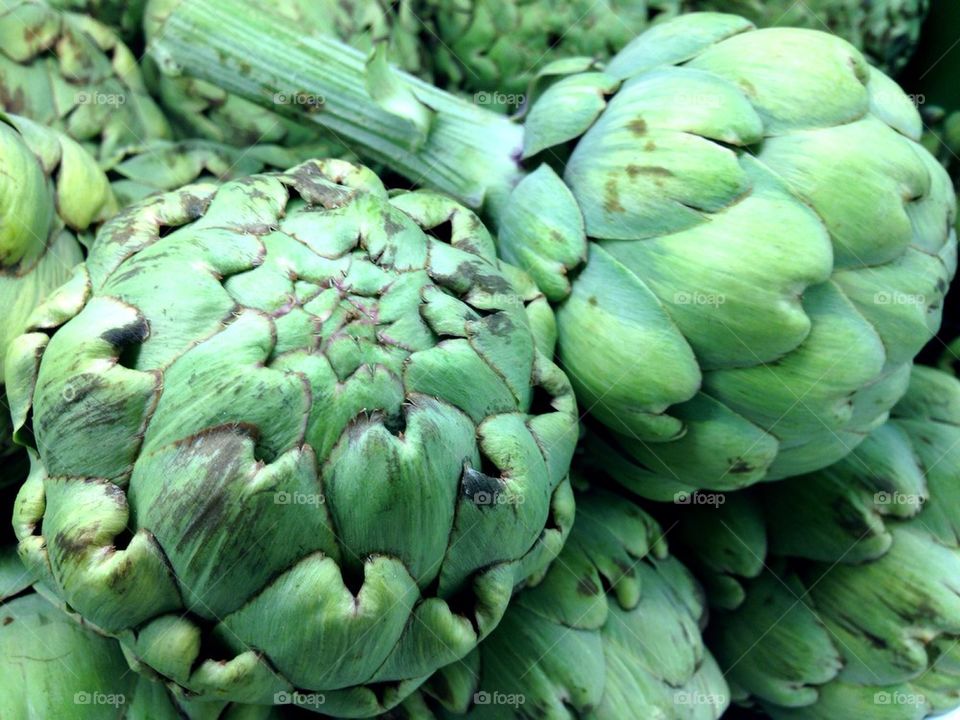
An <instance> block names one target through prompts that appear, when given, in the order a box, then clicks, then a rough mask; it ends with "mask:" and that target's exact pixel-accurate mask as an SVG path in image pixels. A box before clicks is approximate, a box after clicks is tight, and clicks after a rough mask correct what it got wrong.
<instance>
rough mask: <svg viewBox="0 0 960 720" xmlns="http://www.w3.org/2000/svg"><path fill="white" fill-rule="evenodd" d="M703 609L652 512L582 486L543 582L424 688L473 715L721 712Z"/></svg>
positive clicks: (692, 715)
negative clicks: (567, 534)
mask: <svg viewBox="0 0 960 720" xmlns="http://www.w3.org/2000/svg"><path fill="white" fill-rule="evenodd" d="M705 617H706V615H705V606H704V604H703V596H702V592H701V590H700V588H699V586H698V585H697V583H696V581H695V580H694V579H693V576H692V575H690V573H689V572H688V571H687V570H686V569H685V568H684V567H683V566H682V565H681V564H680V563H679V562H678V561H677V560H676V559H674V558H672V557H670V556H669V555H668V553H667V546H666V542H665V541H664V534H663V531H662V530H661V528H660V527H659V526H658V525H657V523H656V522H655V521H654V520H653V519H652V518H651V517H650V516H649V515H647V514H646V513H645V512H644V511H643V510H641V509H640V507H639V506H637V505H635V504H634V503H633V502H631V501H630V500H628V499H627V498H624V497H622V496H618V495H614V494H612V493H608V492H605V491H597V490H587V491H585V492H582V493H578V494H577V520H576V523H575V524H574V528H573V531H572V532H571V534H570V539H569V540H568V542H567V544H566V546H565V547H564V549H563V552H562V553H561V554H560V557H559V558H557V561H556V562H555V563H554V564H553V565H552V566H551V568H550V570H549V571H548V573H547V575H546V577H545V578H544V580H543V582H542V583H540V584H539V585H537V586H536V587H533V588H530V589H527V590H523V591H522V592H521V593H520V594H519V595H518V596H517V598H516V599H515V600H514V602H513V603H512V604H511V606H510V608H509V609H508V610H507V613H506V615H505V616H504V618H503V622H502V623H501V624H500V626H499V627H498V628H497V629H496V630H495V631H494V632H493V633H492V634H491V635H490V637H489V638H487V639H486V640H485V641H484V642H483V643H481V645H480V646H479V647H478V649H477V650H475V651H474V652H473V653H471V654H470V655H469V656H467V658H466V659H464V660H463V661H462V662H460V663H457V664H455V665H452V666H450V667H447V668H444V669H443V670H442V671H440V673H439V674H438V677H437V678H435V679H434V680H433V681H431V682H430V683H428V684H427V685H426V686H425V689H424V691H423V695H425V696H426V697H427V698H428V699H430V700H431V701H434V702H437V703H440V704H441V705H442V706H444V707H445V708H446V709H447V710H448V711H450V712H453V713H456V714H458V715H459V714H463V713H466V716H467V717H469V718H477V719H478V720H479V719H480V718H518V719H519V718H531V717H538V718H539V717H543V718H553V719H556V720H562V719H569V720H574V719H578V720H579V719H582V720H620V719H621V718H645V719H646V720H715V719H716V718H718V717H720V715H721V714H722V713H723V711H724V709H725V708H726V707H727V704H728V702H729V690H728V688H727V684H726V681H725V680H724V678H723V676H722V675H721V673H720V669H719V667H718V666H717V664H716V662H715V660H714V659H713V657H712V656H711V655H710V652H709V651H708V650H707V649H706V648H705V647H704V644H703V640H702V638H701V636H700V629H701V627H702V624H703V622H704V620H705Z"/></svg>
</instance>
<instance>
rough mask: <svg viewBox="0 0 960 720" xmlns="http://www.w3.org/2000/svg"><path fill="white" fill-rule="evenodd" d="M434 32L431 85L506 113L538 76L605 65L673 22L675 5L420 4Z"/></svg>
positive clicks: (627, 0)
mask: <svg viewBox="0 0 960 720" xmlns="http://www.w3.org/2000/svg"><path fill="white" fill-rule="evenodd" d="M422 5H423V6H424V7H423V8H422V9H420V8H418V10H419V11H420V13H421V14H423V15H425V16H426V17H427V18H428V19H429V23H430V25H431V27H435V28H436V33H437V37H438V38H439V42H437V43H436V45H435V47H434V48H433V50H434V60H435V63H436V74H437V79H438V81H440V82H441V83H443V84H444V85H445V86H446V87H448V88H449V89H452V90H460V91H463V92H467V93H471V94H474V99H475V100H476V101H477V102H478V103H480V104H483V105H488V106H493V107H497V106H501V105H502V106H506V107H512V106H516V105H519V104H521V103H522V101H523V96H524V93H526V92H527V90H528V88H529V85H530V83H531V82H532V81H533V79H534V78H535V76H536V73H537V71H538V70H540V68H542V67H543V66H545V65H547V64H548V63H549V62H550V61H553V60H557V59H560V58H566V57H576V56H589V57H594V58H597V59H599V60H607V59H609V58H610V56H611V55H613V54H614V53H616V52H618V51H619V50H620V49H621V48H623V46H624V45H626V44H627V43H628V42H629V41H630V40H632V39H633V38H634V37H635V36H636V35H637V33H639V32H640V31H642V30H644V29H646V27H647V26H648V25H649V23H650V22H651V20H653V19H654V18H655V17H658V16H663V15H672V14H676V13H677V12H679V10H680V6H681V0H600V2H596V1H595V0H575V1H574V2H569V1H566V0H478V1H477V2H473V1H472V0H423V2H422Z"/></svg>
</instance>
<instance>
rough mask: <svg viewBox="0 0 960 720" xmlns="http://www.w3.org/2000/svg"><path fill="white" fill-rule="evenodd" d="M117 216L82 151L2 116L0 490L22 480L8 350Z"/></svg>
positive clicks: (107, 189) (91, 161) (28, 123)
mask: <svg viewBox="0 0 960 720" xmlns="http://www.w3.org/2000/svg"><path fill="white" fill-rule="evenodd" d="M115 212H116V201H115V199H114V197H113V194H112V193H111V191H110V185H109V184H108V182H107V178H106V176H105V175H104V174H103V172H102V171H101V170H100V169H99V168H98V167H97V163H96V161H95V160H94V159H93V158H92V157H91V156H90V155H88V154H87V153H86V152H85V151H84V150H83V148H82V147H80V145H78V144H77V143H76V142H74V141H73V140H71V139H70V138H69V137H67V136H66V135H63V134H62V133H59V132H56V131H55V130H49V129H47V128H44V127H41V126H40V125H37V124H36V123H33V122H31V121H30V120H27V119H26V118H22V117H16V116H13V115H4V114H2V113H0V307H2V308H3V312H2V313H0V486H3V485H6V484H10V483H14V482H18V481H19V480H21V479H22V478H23V476H24V466H25V458H23V456H22V454H21V453H17V452H16V451H15V449H14V448H13V446H12V444H11V442H10V422H9V410H8V407H7V401H6V397H5V395H4V386H3V382H2V380H3V369H4V358H5V355H6V352H7V349H8V346H9V345H10V343H11V342H12V341H13V339H14V338H15V337H17V336H18V335H19V334H20V333H21V332H23V330H24V329H25V328H26V327H27V319H28V317H29V316H30V313H31V312H33V310H34V308H35V307H36V306H37V305H38V304H39V303H40V302H41V301H42V300H43V299H44V298H45V297H46V296H47V294H48V293H50V292H51V291H53V290H54V289H55V288H57V287H58V286H59V285H60V284H61V283H62V282H64V281H65V280H66V279H67V278H68V277H69V276H70V271H71V269H72V268H73V266H74V265H76V264H77V263H78V262H80V261H81V260H82V259H83V245H84V244H86V243H87V242H89V239H90V235H91V234H92V229H93V227H94V226H95V225H97V224H98V223H100V222H101V221H103V220H105V219H107V218H108V217H110V216H111V215H113V214H114V213H115Z"/></svg>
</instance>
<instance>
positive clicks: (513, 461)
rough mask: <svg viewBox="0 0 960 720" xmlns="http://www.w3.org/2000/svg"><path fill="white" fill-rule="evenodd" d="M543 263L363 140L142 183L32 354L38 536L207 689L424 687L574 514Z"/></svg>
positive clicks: (46, 564)
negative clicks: (185, 180) (145, 192)
mask: <svg viewBox="0 0 960 720" xmlns="http://www.w3.org/2000/svg"><path fill="white" fill-rule="evenodd" d="M531 287H532V286H531V285H529V284H528V285H527V286H526V287H525V286H524V285H523V278H522V276H521V275H520V274H519V273H518V272H516V271H514V270H512V269H509V268H506V267H501V266H499V265H498V263H497V261H496V258H495V256H494V247H493V242H492V240H491V238H490V236H489V234H488V233H487V231H486V230H485V229H484V227H483V225H481V224H480V222H479V221H478V220H477V218H476V216H474V215H473V214H472V213H470V212H469V211H467V210H465V209H464V208H463V207H461V206H459V205H457V204H456V203H455V202H453V201H451V200H447V199H445V198H442V197H440V196H438V195H431V194H426V193H406V194H399V195H395V196H392V197H390V198H389V199H388V196H387V194H386V191H385V190H384V188H383V186H382V184H380V182H379V181H378V179H377V178H376V176H375V175H373V174H372V173H371V172H370V171H368V170H365V169H362V168H358V167H355V166H352V165H349V164H346V163H342V162H339V161H327V162H311V163H306V164H304V165H301V166H298V167H296V168H294V169H293V170H291V171H289V172H287V173H276V174H264V175H254V176H251V177H249V178H245V179H242V180H238V181H233V182H229V183H226V184H223V185H213V184H209V183H199V184H196V185H192V186H188V187H185V188H183V189H181V190H179V191H175V192H171V193H167V194H163V195H157V196H154V197H153V198H152V199H148V200H146V201H143V202H141V203H138V204H136V205H134V206H132V207H131V208H129V209H128V210H126V211H125V212H123V213H121V214H120V215H119V216H117V217H116V218H114V219H113V220H112V221H110V222H109V223H107V224H106V225H105V226H104V227H103V229H102V230H101V232H100V234H99V235H98V238H97V242H96V244H95V245H94V247H93V249H92V251H91V254H90V256H89V258H88V259H87V261H86V263H85V264H83V265H81V266H80V267H79V268H78V270H77V272H76V273H75V274H74V276H73V278H72V279H71V280H70V281H69V283H68V284H67V285H65V286H63V287H62V288H61V289H60V290H59V291H58V293H56V294H55V295H54V296H52V297H51V298H50V299H49V300H48V302H47V303H46V304H45V305H44V306H43V307H42V308H41V309H40V310H38V311H37V312H36V313H35V314H34V318H33V321H32V324H31V328H30V330H31V332H30V333H29V334H26V335H23V336H21V337H20V338H18V340H17V341H16V344H15V347H14V349H13V350H12V351H11V353H10V356H11V358H12V360H11V363H10V365H9V366H8V371H7V383H8V388H10V393H11V406H12V410H13V418H14V424H15V431H16V437H17V438H18V439H19V441H20V442H24V443H27V444H31V445H34V447H35V450H36V452H37V453H38V455H39V461H40V464H41V469H40V470H38V471H37V472H35V473H33V474H31V477H30V479H28V481H27V482H26V483H25V484H24V486H23V488H22V489H21V492H20V494H19V497H18V500H17V502H18V512H17V533H18V537H19V538H20V552H21V555H22V557H23V558H24V560H25V562H26V564H27V565H28V566H29V567H30V568H31V569H32V570H33V571H35V572H36V573H37V574H38V576H39V577H40V579H41V581H42V583H43V584H44V585H45V586H48V587H50V588H52V589H53V591H54V592H55V593H56V594H57V595H58V596H59V597H60V598H62V600H63V601H64V602H66V603H67V604H68V605H69V606H70V607H71V608H73V609H74V610H76V611H77V612H78V613H79V614H80V615H81V616H82V617H83V618H84V619H85V620H86V621H87V622H90V623H92V624H94V625H95V626H97V627H99V628H101V629H102V630H103V631H105V632H107V633H110V634H112V635H114V636H116V637H118V638H119V639H120V641H121V642H122V643H123V644H124V646H125V651H126V652H127V653H128V655H129V656H130V658H131V659H132V661H133V662H134V663H135V664H136V665H138V667H140V668H141V669H142V670H143V671H144V672H156V673H158V674H159V675H161V676H163V677H164V678H166V679H167V680H168V682H169V683H170V684H171V685H173V686H175V687H177V688H179V689H180V690H183V691H188V692H190V693H193V694H197V695H199V696H201V697H204V698H208V699H221V700H223V699H226V700H236V701H241V702H255V703H270V702H273V701H274V699H275V698H277V697H281V696H282V697H287V696H286V695H285V693H290V692H293V691H294V690H295V691H296V692H297V693H298V695H297V696H296V697H298V698H301V699H302V700H303V703H304V704H305V705H308V706H312V704H313V703H318V702H319V700H318V699H322V700H323V701H324V702H323V704H322V707H319V709H321V710H323V711H324V712H327V713H331V714H342V715H353V716H357V715H370V714H374V713H376V712H377V711H379V710H382V709H384V707H386V706H389V705H392V704H394V703H396V702H398V701H400V700H401V699H402V698H403V697H404V695H405V694H407V693H409V692H410V691H412V690H413V689H414V688H415V687H416V686H417V685H418V684H420V683H421V682H422V681H423V680H424V679H425V678H426V677H427V676H428V675H429V674H430V673H431V672H433V671H434V670H436V669H437V668H438V667H440V666H441V665H444V664H447V663H450V662H453V661H456V660H458V659H460V658H461V657H463V656H464V655H466V654H467V653H468V652H469V651H470V650H471V649H472V648H473V647H474V646H475V645H476V643H477V642H478V641H479V640H480V639H481V638H482V637H484V636H485V635H486V634H488V633H489V632H490V631H491V630H492V629H493V628H494V627H495V626H496V624H497V623H498V621H499V619H500V617H501V615H502V613H503V612H504V609H505V608H506V605H507V602H508V600H509V598H510V596H511V594H512V592H513V590H514V587H515V586H516V585H517V584H519V583H521V582H523V581H524V580H525V579H527V578H530V577H531V576H532V577H537V576H539V575H540V574H541V573H542V571H543V570H544V568H545V566H546V565H547V563H548V562H549V561H550V560H551V559H552V558H553V557H554V556H555V555H556V553H557V552H558V551H559V549H560V546H561V543H562V541H563V538H564V536H565V533H566V530H567V528H568V527H569V524H570V522H571V516H572V496H571V493H570V490H569V483H568V481H567V479H566V474H567V470H568V465H569V460H570V457H571V454H572V450H573V445H574V443H575V441H576V414H575V412H576V411H575V405H574V401H573V395H572V392H571V389H570V386H569V383H568V382H567V380H566V378H565V376H564V375H563V373H562V372H561V371H560V370H559V369H558V368H557V367H556V366H554V365H552V364H551V362H550V360H549V359H548V357H547V356H548V354H549V353H550V351H551V347H550V341H551V339H550V334H551V333H552V331H553V317H552V315H551V314H550V311H549V308H548V307H547V305H546V302H545V301H544V300H543V299H542V297H538V296H537V294H536V292H535V291H532V290H531Z"/></svg>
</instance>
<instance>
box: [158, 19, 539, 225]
mask: <svg viewBox="0 0 960 720" xmlns="http://www.w3.org/2000/svg"><path fill="white" fill-rule="evenodd" d="M148 14H149V19H148V25H149V26H150V28H151V38H150V46H149V48H150V52H151V53H152V55H153V56H154V58H156V60H157V61H158V63H159V64H160V66H161V68H163V69H164V70H165V71H166V72H171V71H178V72H182V73H183V74H184V75H188V76H191V77H196V78H200V79H202V80H206V81H208V82H211V83H213V84H215V85H218V86H219V87H222V88H224V89H226V90H228V91H229V92H232V93H236V94H238V95H241V96H243V97H245V98H247V99H249V100H251V101H253V102H256V103H258V104H260V105H263V106H265V107H269V108H270V109H272V110H275V111H277V112H278V113H282V114H284V115H286V116H289V117H293V118H297V119H300V120H301V121H303V122H314V123H318V124H320V125H322V126H324V127H326V128H328V129H330V130H331V131H333V132H334V133H336V134H337V135H338V136H340V137H341V138H343V139H344V140H345V141H347V144H355V145H359V146H361V147H362V148H363V150H362V151H361V154H363V155H366V156H369V157H372V158H373V159H375V160H379V161H382V162H384V163H386V164H389V166H390V167H391V168H393V169H395V170H397V171H399V172H401V173H403V174H404V175H406V176H407V177H408V178H410V179H411V180H412V181H414V182H415V183H418V184H422V185H424V186H427V187H431V188H434V189H436V190H440V191H442V192H445V193H448V194H450V195H453V196H454V197H456V198H458V199H460V200H461V201H462V202H465V203H467V204H469V205H471V206H472V207H475V208H480V207H482V206H485V205H486V206H489V205H491V204H493V205H497V204H499V201H500V200H502V199H503V198H504V197H505V195H506V194H507V193H509V192H510V190H511V189H512V187H513V186H514V185H515V184H516V182H517V181H518V180H519V178H520V177H521V170H520V166H519V161H518V158H519V156H520V153H521V148H522V142H523V140H522V135H523V130H522V128H521V126H519V125H517V124H516V123H513V122H511V121H510V120H508V119H507V118H505V117H503V116H501V115H499V114H497V113H494V112H491V111H489V110H484V109H482V108H479V107H477V106H475V105H473V104H471V103H469V102H467V101H466V100H462V99H460V98H457V97H455V96H453V95H451V94H449V93H446V92H443V91H442V90H439V89H437V88H434V87H432V86H431V85H429V84H427V83H424V82H422V81H420V80H418V79H416V78H414V77H412V76H410V75H407V74H405V73H401V72H400V71H397V70H392V71H391V72H390V73H389V78H384V74H385V73H379V77H378V78H377V79H374V76H373V74H372V73H373V71H372V70H371V69H370V67H369V66H368V63H367V62H366V58H365V57H364V56H363V54H362V53H360V52H358V51H356V50H354V49H352V48H349V47H347V46H346V45H344V44H342V43H340V42H338V41H336V40H334V39H332V38H323V37H303V36H301V35H299V34H298V28H296V27H289V26H287V25H284V24H283V23H282V22H281V21H278V20H275V19H274V18H272V17H270V16H269V15H266V14H264V13H262V12H261V11H258V10H256V9H253V8H251V7H249V6H248V5H247V4H246V3H244V2H243V0H182V1H181V2H176V0H154V2H152V3H151V5H150V7H149V8H148ZM385 86H387V87H388V88H389V87H392V89H393V90H395V91H396V92H390V91H389V90H387V91H384V87H385ZM370 88H374V92H376V93H377V96H378V98H379V100H380V101H379V102H378V100H377V99H374V96H373V95H372V94H371V91H370ZM405 109H406V110H410V112H406V111H405Z"/></svg>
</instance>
